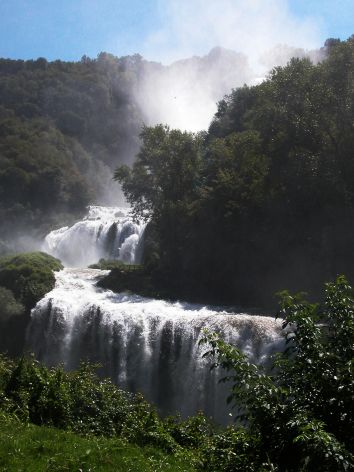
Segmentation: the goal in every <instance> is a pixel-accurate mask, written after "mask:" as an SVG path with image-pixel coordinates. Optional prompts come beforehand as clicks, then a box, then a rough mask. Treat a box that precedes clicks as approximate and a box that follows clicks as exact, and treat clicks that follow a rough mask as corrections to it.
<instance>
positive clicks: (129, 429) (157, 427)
mask: <svg viewBox="0 0 354 472" xmlns="http://www.w3.org/2000/svg"><path fill="white" fill-rule="evenodd" d="M280 315H281V316H282V317H283V319H284V327H285V328H286V330H285V333H284V335H285V336H286V339H287V345H288V349H287V350H286V351H285V352H284V353H283V354H282V355H279V356H278V357H276V359H275V363H274V367H275V368H274V369H272V370H270V371H269V372H268V373H266V372H265V371H264V370H263V369H262V368H261V367H259V366H255V365H253V364H251V363H250V362H249V361H248V359H247V357H246V356H245V355H244V354H243V353H242V352H240V351H239V350H238V349H236V348H235V347H233V346H231V345H228V344H226V343H225V342H223V341H222V340H220V339H219V338H218V337H217V336H215V335H213V334H212V333H205V338H204V340H203V342H205V343H207V344H208V345H209V346H210V351H209V352H207V353H206V354H205V355H206V356H213V357H214V358H215V365H214V366H213V367H222V368H223V369H225V372H226V377H225V380H228V381H229V382H230V381H231V384H232V385H233V386H232V389H231V392H230V398H229V400H230V402H231V404H232V405H233V406H234V408H235V410H236V412H237V414H236V423H235V425H233V426H229V427H227V428H221V427H218V426H216V425H214V424H213V423H211V422H210V420H208V419H207V418H205V416H203V415H202V414H199V415H196V416H194V417H191V418H189V419H187V420H181V419H180V418H179V417H178V416H177V417H170V418H165V419H161V418H160V417H159V415H158V414H157V412H156V410H155V409H154V408H153V407H152V406H151V405H149V404H148V403H147V402H146V401H144V400H143V398H142V397H141V396H139V395H133V394H129V393H127V392H124V391H122V390H120V389H118V388H117V387H116V386H115V385H113V383H112V382H111V381H109V380H102V379H99V378H98V377H97V375H96V374H95V373H94V370H93V367H90V366H89V365H86V364H83V365H82V366H81V368H80V369H79V370H78V371H76V372H65V371H64V370H63V369H62V368H60V367H57V368H51V369H48V368H46V367H44V366H42V365H40V364H39V363H38V362H36V361H35V360H34V359H32V358H27V359H26V358H22V359H20V360H19V361H16V362H15V361H10V360H9V359H6V358H4V357H2V358H1V359H0V417H1V418H2V419H1V420H0V428H1V430H2V431H6V432H7V431H11V430H12V431H17V433H16V434H17V439H16V441H17V442H18V443H19V442H21V440H22V437H24V436H26V435H27V436H26V437H29V436H31V441H33V435H35V434H37V435H39V436H40V435H41V433H40V430H38V429H35V428H33V426H31V427H30V428H28V429H26V430H25V428H24V426H23V427H22V428H21V426H20V423H22V424H35V425H38V426H46V427H54V428H59V429H61V430H69V431H71V432H74V433H76V434H79V435H80V437H77V436H74V435H73V434H71V435H68V436H65V435H64V434H63V433H55V432H54V430H48V429H45V430H44V433H43V434H44V435H45V436H46V438H47V441H50V439H49V438H51V437H52V438H53V437H54V438H55V437H56V436H57V437H61V438H63V440H64V439H65V438H66V439H65V441H67V442H68V445H66V446H65V448H64V450H63V451H62V453H61V454H62V457H61V458H60V457H59V456H58V455H56V460H68V458H67V457H66V456H65V453H66V448H69V449H70V448H71V450H73V449H74V447H73V444H76V443H77V444H78V446H77V447H78V450H77V451H74V452H73V457H72V458H71V460H74V461H83V460H85V461H86V462H85V463H86V464H87V465H88V466H90V467H91V470H101V469H99V465H97V464H96V461H97V458H96V456H97V454H102V457H104V458H105V460H106V459H107V454H106V453H103V452H104V451H105V450H106V449H105V448H107V447H112V444H113V443H112V442H109V441H106V442H105V441H104V439H103V438H116V439H117V440H118V442H117V444H120V445H121V447H122V452H121V454H120V455H119V454H118V455H117V454H113V455H112V459H111V460H112V461H117V467H118V464H119V461H120V460H122V459H121V456H123V457H124V456H125V455H130V452H131V451H132V450H133V449H134V447H136V446H139V447H140V448H143V449H140V454H141V455H142V456H144V455H146V454H149V449H146V448H150V454H153V455H154V457H155V460H159V461H162V462H163V463H165V467H166V468H164V469H163V468H162V469H161V470H185V471H187V470H195V471H198V470H204V471H208V472H231V471H240V472H245V471H249V472H266V471H268V472H269V471H279V472H285V471H287V472H299V471H304V472H317V471H319V470H321V472H334V471H338V472H339V471H349V470H351V468H352V467H353V466H354V463H353V452H354V451H353V444H354V436H353V428H352V425H353V421H354V418H353V410H352V401H353V385H354V378H353V374H354V372H353V354H354V324H353V319H354V293H353V289H352V288H351V287H350V286H349V284H348V282H347V281H346V280H345V278H344V277H339V278H338V279H337V280H336V281H335V282H334V283H330V284H327V285H326V294H325V299H324V302H323V303H321V304H310V303H308V302H306V301H304V300H303V299H302V298H301V296H292V295H290V294H289V293H287V292H283V293H282V294H281V309H280ZM11 418H12V419H11ZM5 420H6V421H5ZM16 421H17V423H16ZM26 431H27V432H26ZM3 434H4V433H3V432H2V433H0V437H1V435H3ZM55 435H56V436H55ZM83 436H85V437H86V438H87V442H86V444H88V445H89V444H90V442H91V444H92V446H87V447H88V449H90V452H89V453H87V454H86V455H83V454H82V452H80V451H82V447H83V446H82V444H85V441H84V440H83V439H82V437H83ZM95 437H98V438H101V439H99V440H97V439H95ZM42 441H43V439H42ZM97 441H98V442H97ZM98 443H99V444H100V445H101V447H102V448H103V451H101V452H100V449H99V447H98ZM80 444H81V446H79V445H80ZM0 448H1V445H0ZM11 448H12V449H13V442H12V441H11V445H10V450H12V449H11ZM26 448H27V449H25V451H26V460H27V461H28V460H30V458H31V457H32V460H33V461H34V460H39V456H38V454H37V455H36V454H35V449H34V445H33V444H32V445H31V443H29V444H28V445H27V446H26ZM151 448H152V449H153V451H152V449H151ZM54 449H55V447H54V446H53V444H51V443H50V442H49V443H48V442H47V443H46V448H45V449H44V450H43V451H41V454H40V457H43V454H48V453H49V452H50V451H52V450H54ZM91 452H92V460H91V459H90V457H89V455H90V453H91ZM80 454H81V455H80ZM135 454H138V452H137V450H136V449H135ZM1 460H2V461H3V462H2V464H4V465H8V464H12V462H11V461H14V460H15V458H14V457H12V455H11V454H10V455H7V456H6V455H5V456H3V457H2V459H1ZM53 460H54V458H53ZM140 460H142V457H140ZM59 463H60V462H59ZM59 463H57V465H58V464H59ZM187 463H188V465H187ZM0 464H1V462H0ZM168 464H170V465H168ZM173 464H174V465H173ZM111 465H112V466H113V465H114V464H111ZM156 466H157V464H156ZM107 467H108V466H107ZM161 467H162V466H161ZM168 467H171V469H169V468H168ZM173 467H176V469H174V468H173ZM179 467H181V468H179ZM4 470H12V469H4ZM28 470H31V469H28ZM57 470H59V469H57ZM102 470H105V469H102ZM108 470H110V469H108ZM116 470H119V469H116ZM122 470H137V469H127V468H123V469H122ZM146 470H150V469H146ZM153 470H156V469H153Z"/></svg>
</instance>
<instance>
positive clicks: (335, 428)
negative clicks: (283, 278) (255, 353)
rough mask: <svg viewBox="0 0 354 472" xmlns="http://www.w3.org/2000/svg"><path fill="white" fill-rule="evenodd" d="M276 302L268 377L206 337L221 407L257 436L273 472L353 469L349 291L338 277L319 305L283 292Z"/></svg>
mask: <svg viewBox="0 0 354 472" xmlns="http://www.w3.org/2000/svg"><path fill="white" fill-rule="evenodd" d="M280 296H281V303H280V305H281V310H280V315H281V316H282V317H283V319H284V328H286V331H285V332H286V334H285V336H286V342H287V349H286V351H285V353H284V354H282V355H280V356H278V358H277V359H276V360H275V362H274V369H273V371H272V373H271V374H266V373H265V372H264V371H263V370H262V368H261V367H259V366H255V365H253V364H250V363H249V362H248V360H247V358H246V356H245V355H244V354H243V353H242V352H240V351H239V350H238V349H237V348H235V347H232V346H230V345H228V344H226V343H224V342H223V341H221V340H220V339H219V338H218V337H217V336H216V335H211V334H208V333H206V335H205V338H204V340H203V342H206V343H209V345H210V346H211V349H210V351H209V352H208V353H207V355H210V356H213V357H214V358H215V359H216V362H215V364H214V366H216V365H219V366H221V367H223V368H225V369H226V370H227V371H228V374H227V376H226V377H225V380H228V381H231V382H232V383H233V387H232V391H231V393H230V397H229V401H230V402H231V403H232V404H233V405H234V407H236V408H238V411H239V415H238V419H239V421H243V422H244V423H245V425H246V429H247V431H248V433H249V434H250V435H251V436H254V437H256V438H258V439H257V441H258V454H259V457H260V458H262V460H263V462H267V461H268V457H267V455H268V456H269V460H270V461H271V462H272V463H273V464H276V465H277V467H279V470H281V471H283V470H284V471H285V470H286V471H289V472H290V471H294V472H295V471H299V470H301V471H318V470H321V471H322V472H326V471H328V472H331V471H340V470H343V471H346V470H349V469H350V467H353V466H354V461H353V445H354V434H353V427H352V426H353V424H354V418H353V409H352V401H353V397H352V395H353V385H354V376H353V365H354V363H353V358H354V355H353V354H354V294H353V289H352V288H351V287H350V285H349V284H348V282H347V281H346V279H345V278H344V277H338V279H337V280H336V281H335V282H334V283H329V284H326V288H325V301H324V303H323V304H310V303H308V302H306V301H305V300H304V299H303V298H302V296H301V295H297V296H291V295H290V294H289V293H288V292H282V293H281V294H280ZM235 452H237V451H236V449H235ZM220 470H229V469H227V468H225V469H220ZM235 470H238V469H235Z"/></svg>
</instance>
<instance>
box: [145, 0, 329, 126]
mask: <svg viewBox="0 0 354 472" xmlns="http://www.w3.org/2000/svg"><path fill="white" fill-rule="evenodd" d="M160 9H161V18H162V26H161V27H160V29H159V30H157V31H155V32H154V33H153V34H151V35H150V36H149V37H147V38H146V43H145V47H144V49H143V50H142V54H143V56H144V57H145V58H147V59H149V60H153V61H161V63H163V64H169V65H167V66H162V65H160V67H157V64H156V63H155V66H152V65H151V63H150V66H149V65H147V66H146V68H145V70H144V73H143V75H142V79H141V81H140V83H139V88H138V90H137V91H136V100H137V101H138V103H139V105H140V106H141V108H142V110H143V113H144V117H145V121H146V123H147V124H149V125H155V124H157V123H166V124H168V125H170V126H171V127H173V128H180V129H183V130H189V131H199V130H203V129H207V128H208V126H209V124H210V121H211V119H212V117H213V115H214V113H215V112H216V110H217V102H218V101H219V100H220V99H222V98H223V96H224V95H225V94H229V93H230V92H231V91H232V89H233V88H237V87H240V86H242V85H244V84H247V85H255V84H258V83H260V82H262V80H264V78H265V77H266V76H267V74H268V73H269V71H270V70H271V69H272V68H273V67H275V66H284V65H286V63H287V62H288V61H289V60H290V59H291V58H292V57H310V59H311V60H313V61H314V62H318V60H321V58H322V57H323V53H321V52H320V51H319V47H320V44H321V39H320V32H319V30H320V29H319V23H318V19H315V18H311V17H308V18H306V19H302V20H300V19H298V18H296V17H295V16H294V14H293V13H292V12H291V11H290V8H289V5H288V2H287V1H285V0H271V1H267V2H264V1H262V0H249V1H244V0H234V1H232V0H220V1H218V2H215V1H212V0H204V1H202V0H195V1H193V2H188V1H187V0H179V1H177V0H167V1H165V2H161V4H160ZM196 54H198V55H196ZM186 58H189V59H186Z"/></svg>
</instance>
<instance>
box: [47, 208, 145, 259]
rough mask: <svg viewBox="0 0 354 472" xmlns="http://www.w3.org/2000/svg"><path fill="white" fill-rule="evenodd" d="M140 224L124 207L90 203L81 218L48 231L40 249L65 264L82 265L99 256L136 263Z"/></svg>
mask: <svg viewBox="0 0 354 472" xmlns="http://www.w3.org/2000/svg"><path fill="white" fill-rule="evenodd" d="M144 228H145V224H144V223H143V222H139V221H135V220H133V218H132V217H131V216H130V215H129V209H127V208H119V207H102V206H90V207H89V212H88V215H87V216H86V217H85V218H84V219H83V220H81V221H78V222H77V223H75V224H74V225H73V226H70V227H69V226H65V227H64V228H60V229H57V230H54V231H51V232H50V233H49V234H48V235H47V236H46V238H45V240H44V243H43V250H44V251H45V252H47V253H48V254H51V255H52V256H54V257H57V258H59V259H60V260H61V261H62V262H63V264H64V265H66V266H69V267H86V266H88V265H89V264H93V263H95V262H97V261H98V260H99V259H101V258H106V259H119V260H121V261H123V262H125V263H127V264H137V263H139V262H140V258H141V253H142V248H141V242H142V235H143V232H144Z"/></svg>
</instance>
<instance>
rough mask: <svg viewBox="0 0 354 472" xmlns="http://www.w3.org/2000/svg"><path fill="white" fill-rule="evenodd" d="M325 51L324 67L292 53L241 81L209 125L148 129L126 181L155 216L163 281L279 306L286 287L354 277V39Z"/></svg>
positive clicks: (130, 193)
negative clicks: (258, 80)
mask: <svg viewBox="0 0 354 472" xmlns="http://www.w3.org/2000/svg"><path fill="white" fill-rule="evenodd" d="M326 49H327V52H328V56H327V59H326V60H324V61H322V62H320V63H318V64H317V65H314V64H312V63H311V62H310V61H309V60H308V59H292V60H291V61H290V63H289V64H288V65H287V66H286V67H282V68H280V67H279V68H275V69H274V70H273V71H272V72H271V73H270V75H269V77H268V79H267V80H266V81H264V82H263V83H262V84H260V85H258V86H254V87H247V86H244V87H242V88H238V89H235V90H234V91H233V92H232V93H231V94H230V95H228V96H226V97H225V98H224V99H223V100H221V102H220V103H219V107H218V112H217V113H216V115H215V117H214V119H213V121H212V123H211V125H210V128H209V130H208V131H207V132H201V133H198V134H192V133H188V132H182V131H179V130H173V129H170V128H169V127H167V126H164V125H160V126H157V127H154V128H149V127H146V128H144V129H143V131H142V133H141V139H142V147H141V149H140V151H139V153H138V155H137V160H136V162H135V163H134V165H133V167H132V168H129V167H128V166H124V165H123V166H121V167H119V168H118V169H117V170H116V172H115V178H116V180H118V181H119V182H120V183H121V184H122V186H123V190H124V192H125V195H126V197H127V199H128V201H129V203H130V204H131V205H132V208H133V209H134V211H135V214H137V215H140V216H142V217H146V218H149V219H150V220H151V223H150V230H149V231H151V232H152V233H153V234H154V241H155V244H153V245H152V247H151V248H150V251H147V252H146V258H147V259H149V260H148V261H146V262H147V263H148V264H149V266H150V268H151V270H152V271H155V273H156V278H157V283H158V280H160V281H161V283H164V281H166V280H168V285H169V286H171V291H174V292H175V293H178V294H182V295H183V294H184V295H188V294H189V293H194V294H199V296H200V297H201V298H203V297H204V298H205V297H206V296H207V297H209V298H210V299H212V300H217V301H219V302H224V303H226V302H227V303H234V304H241V305H245V304H246V305H252V304H253V305H254V304H255V305H257V304H259V305H268V306H272V304H273V305H274V298H272V297H273V294H274V293H275V292H276V291H277V290H279V289H280V288H282V287H287V288H289V289H291V290H295V291H306V292H309V293H310V294H311V295H312V296H317V295H318V294H319V292H320V289H321V286H322V284H323V283H324V282H325V281H328V280H333V278H335V277H336V276H337V275H338V274H341V273H344V274H347V275H348V277H350V278H353V276H354V273H353V267H354V259H353V257H354V255H353V250H352V240H353V234H354V226H353V221H354V218H353V216H354V207H353V204H354V161H353V146H354V133H353V115H354V74H353V70H354V38H353V37H351V38H349V39H348V41H343V42H341V41H339V40H328V41H327V42H326ZM171 228H174V231H173V234H171V231H170V229H171ZM147 239H148V236H147Z"/></svg>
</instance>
